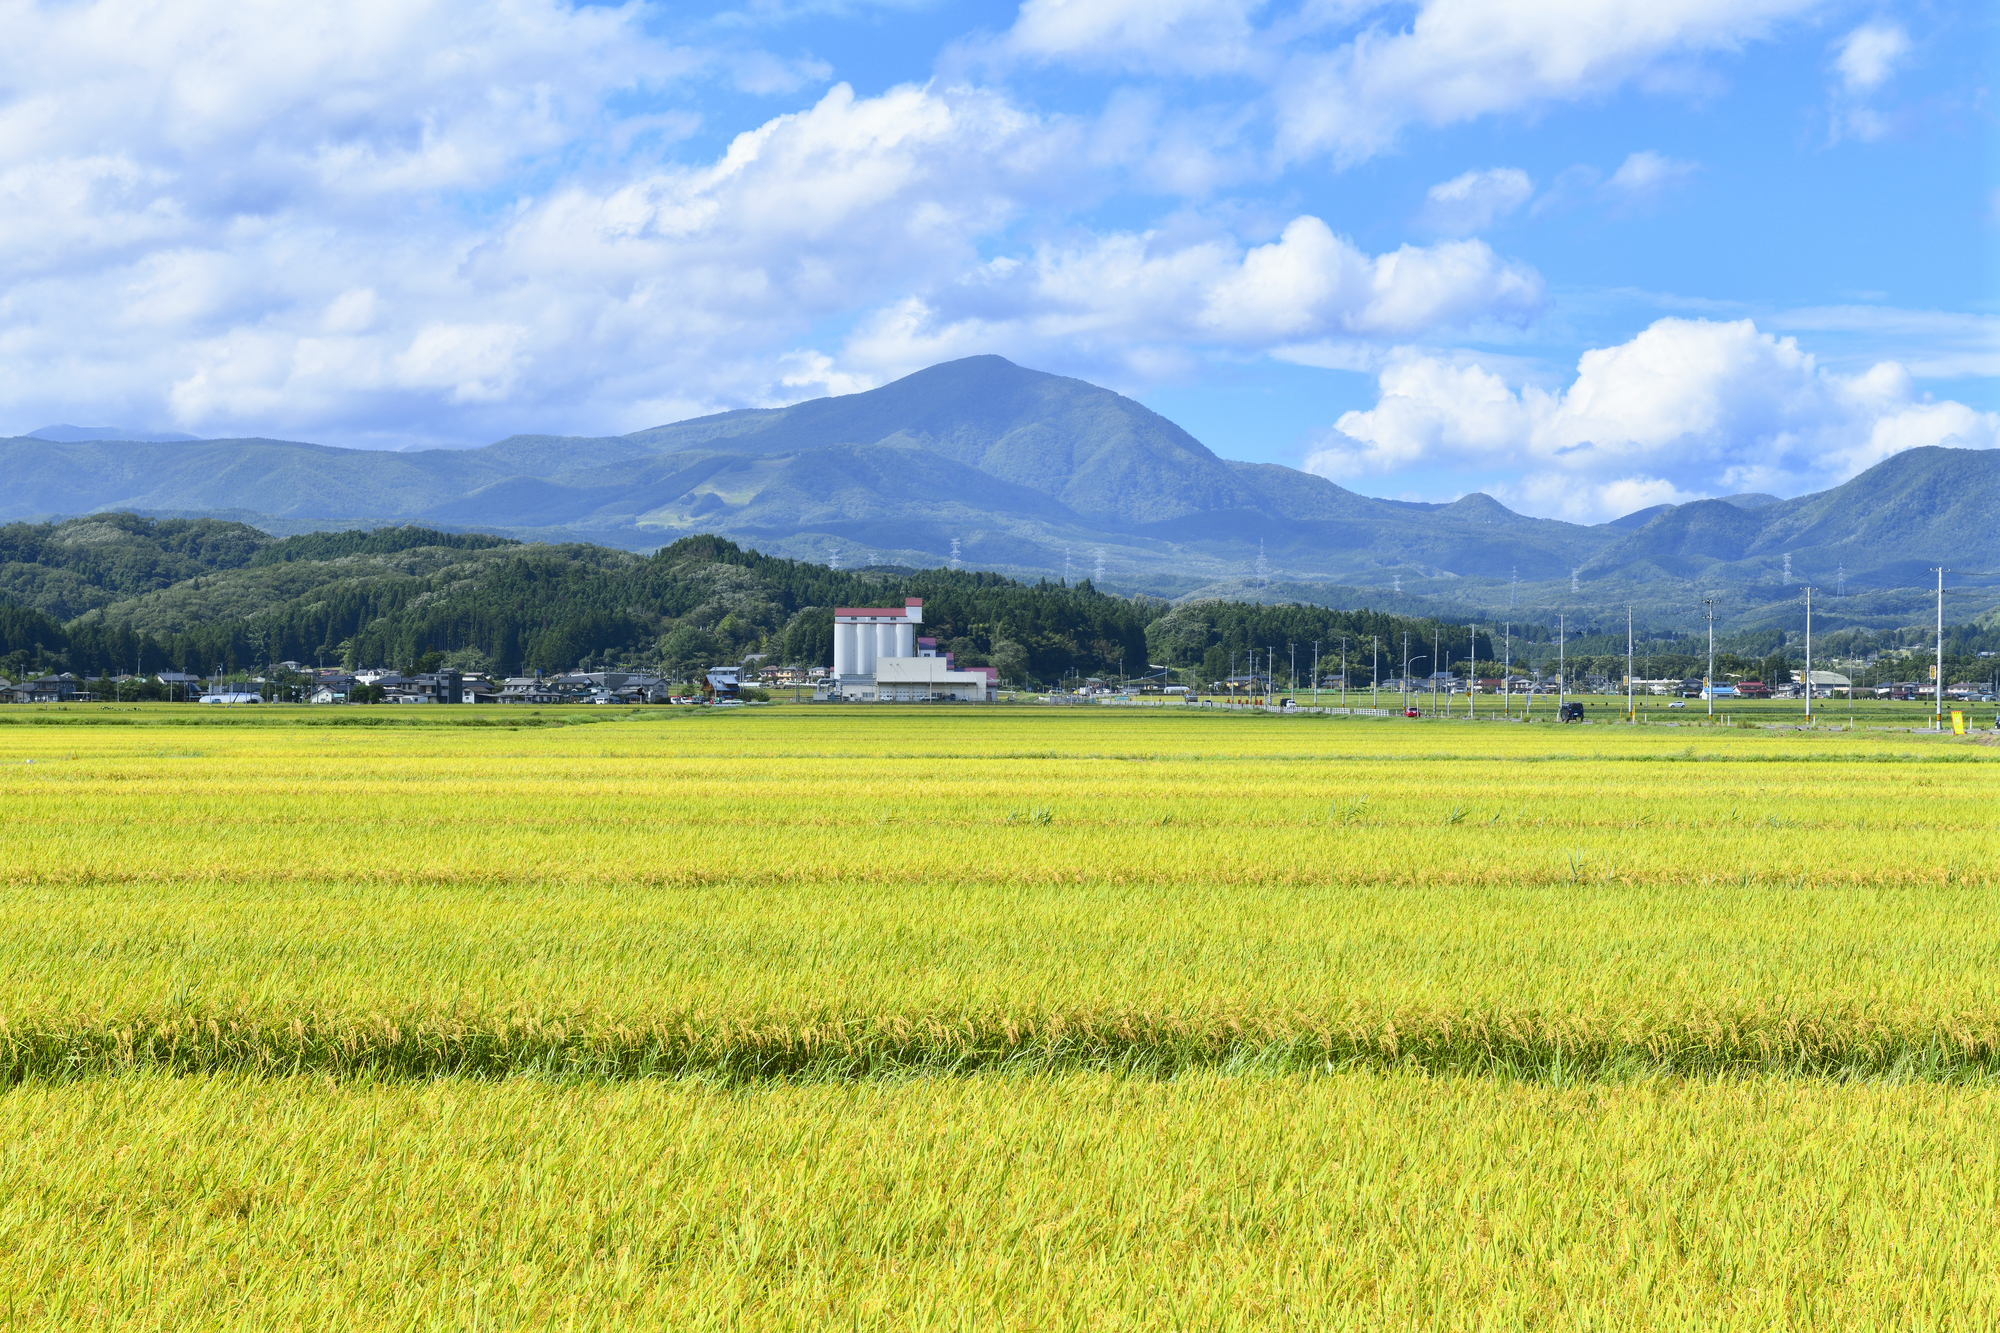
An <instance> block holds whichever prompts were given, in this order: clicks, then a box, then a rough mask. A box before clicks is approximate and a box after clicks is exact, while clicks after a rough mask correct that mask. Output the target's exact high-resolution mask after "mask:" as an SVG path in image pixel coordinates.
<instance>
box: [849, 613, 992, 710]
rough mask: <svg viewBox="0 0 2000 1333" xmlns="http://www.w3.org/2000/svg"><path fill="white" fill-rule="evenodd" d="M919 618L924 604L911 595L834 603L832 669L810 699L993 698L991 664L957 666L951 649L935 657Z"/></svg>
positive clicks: (934, 648)
mask: <svg viewBox="0 0 2000 1333" xmlns="http://www.w3.org/2000/svg"><path fill="white" fill-rule="evenodd" d="M923 623H924V604H923V602H922V601H920V600H918V599H917V598H914V597H913V598H910V599H908V600H906V601H905V602H904V603H903V605H902V606H901V607H900V608H897V607H879V606H843V607H837V608H835V610H834V613H833V674H832V675H831V676H829V677H828V678H827V679H825V680H823V681H820V682H819V683H818V684H817V685H816V687H815V688H814V690H813V698H815V699H818V700H825V701H835V700H838V701H841V702H846V703H932V702H940V701H945V700H962V701H968V702H972V703H985V702H988V701H990V700H992V699H993V698H995V697H996V696H997V694H998V692H999V691H998V688H997V687H998V683H999V682H998V675H999V673H998V672H996V671H994V670H993V669H992V668H990V667H980V668H976V669H974V670H969V671H963V670H959V669H958V667H957V665H956V664H955V663H954V661H953V659H952V655H951V654H950V653H946V654H944V655H943V656H939V655H938V650H937V645H936V643H934V642H933V641H932V640H930V639H919V638H918V637H917V626H919V625H921V624H923Z"/></svg>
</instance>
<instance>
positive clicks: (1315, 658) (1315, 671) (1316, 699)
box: [1313, 639, 1319, 708]
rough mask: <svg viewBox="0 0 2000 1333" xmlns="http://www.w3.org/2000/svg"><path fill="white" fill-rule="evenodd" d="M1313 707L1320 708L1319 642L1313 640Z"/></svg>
mask: <svg viewBox="0 0 2000 1333" xmlns="http://www.w3.org/2000/svg"><path fill="white" fill-rule="evenodd" d="M1313 707H1314V708H1318V707H1319V640H1318V639H1314V640H1313Z"/></svg>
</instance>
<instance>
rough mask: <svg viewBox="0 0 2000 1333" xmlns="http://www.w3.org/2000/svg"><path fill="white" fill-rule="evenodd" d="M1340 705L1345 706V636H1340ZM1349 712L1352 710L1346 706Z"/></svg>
mask: <svg viewBox="0 0 2000 1333" xmlns="http://www.w3.org/2000/svg"><path fill="white" fill-rule="evenodd" d="M1340 706H1341V707H1342V708H1347V636H1346V635H1344V634H1343V635H1341V636H1340ZM1347 711H1349V712H1350V713H1351V712H1353V711H1354V710H1353V709H1351V708H1348V709H1347Z"/></svg>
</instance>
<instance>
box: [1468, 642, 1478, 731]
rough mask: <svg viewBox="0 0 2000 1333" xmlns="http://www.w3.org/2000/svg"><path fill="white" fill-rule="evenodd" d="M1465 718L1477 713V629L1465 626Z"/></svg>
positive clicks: (1470, 717) (1470, 718)
mask: <svg viewBox="0 0 2000 1333" xmlns="http://www.w3.org/2000/svg"><path fill="white" fill-rule="evenodd" d="M1465 639H1466V643H1465V720H1466V721H1467V722H1470V721H1472V719H1473V718H1475V717H1477V716H1478V715H1479V630H1478V629H1477V628H1475V627H1474V626H1471V625H1467V626H1466V627H1465Z"/></svg>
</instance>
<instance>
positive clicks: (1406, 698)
mask: <svg viewBox="0 0 2000 1333" xmlns="http://www.w3.org/2000/svg"><path fill="white" fill-rule="evenodd" d="M1409 708H1410V632H1409V631H1408V630H1404V631H1403V711H1405V712H1408V711H1409Z"/></svg>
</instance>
